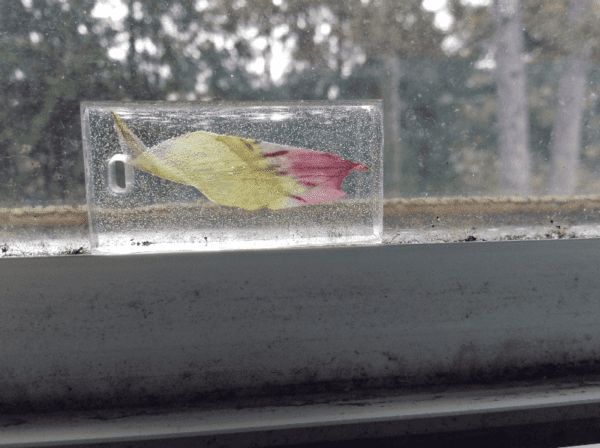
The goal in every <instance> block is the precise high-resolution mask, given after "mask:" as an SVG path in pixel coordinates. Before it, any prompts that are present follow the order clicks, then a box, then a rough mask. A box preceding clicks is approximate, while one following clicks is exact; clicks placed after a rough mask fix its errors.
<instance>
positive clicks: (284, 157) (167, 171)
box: [112, 112, 370, 210]
mask: <svg viewBox="0 0 600 448" xmlns="http://www.w3.org/2000/svg"><path fill="white" fill-rule="evenodd" d="M112 114H113V117H114V120H115V128H116V130H117V133H118V134H119V140H120V142H121V145H122V147H123V150H124V152H126V153H128V154H131V155H133V157H132V158H131V160H130V162H129V164H130V165H132V166H133V167H135V168H137V169H140V170H143V171H146V172H149V173H151V174H154V175H156V176H159V177H162V178H165V179H169V180H172V181H175V182H180V183H183V184H187V185H192V186H194V187H196V188H197V189H198V190H200V191H201V192H202V193H203V194H204V195H205V196H206V197H207V198H208V199H210V200H211V201H213V202H215V203H217V204H221V205H227V206H231V207H240V208H243V209H246V210H258V209H261V208H270V209H273V210H278V209H283V208H288V207H295V206H300V205H311V204H318V203H321V202H328V201H334V200H336V199H339V198H341V197H343V196H344V195H345V194H346V193H345V192H344V191H342V190H341V185H342V181H343V180H344V178H345V177H346V176H347V175H348V174H350V173H351V172H352V171H370V170H369V168H367V167H366V166H365V165H362V164H360V163H356V162H351V161H348V160H344V159H342V158H341V157H338V156H336V155H334V154H330V153H324V152H319V151H312V150H308V149H300V148H293V147H291V146H284V145H277V144H275V143H267V142H258V141H256V140H252V139H246V138H242V137H233V136H228V135H217V134H211V133H209V132H203V131H197V132H192V133H190V134H186V135H183V136H181V137H176V138H174V139H170V140H167V141H164V142H162V143H160V144H158V145H157V146H155V147H153V148H150V149H147V148H146V147H145V146H144V145H143V143H142V142H141V141H140V140H139V139H138V138H137V137H136V136H135V135H134V134H133V133H132V132H131V131H130V130H129V129H128V128H127V127H126V126H125V124H124V123H123V122H122V120H120V119H119V117H118V116H117V115H116V114H115V113H114V112H112Z"/></svg>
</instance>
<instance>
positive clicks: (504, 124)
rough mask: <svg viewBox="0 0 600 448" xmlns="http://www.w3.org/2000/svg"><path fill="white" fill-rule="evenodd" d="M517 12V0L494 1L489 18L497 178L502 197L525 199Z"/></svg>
mask: <svg viewBox="0 0 600 448" xmlns="http://www.w3.org/2000/svg"><path fill="white" fill-rule="evenodd" d="M520 8H521V5H520V1H519V0H495V1H494V5H493V16H494V22H495V24H496V71H497V80H498V125H499V128H500V137H499V150H500V166H501V168H500V169H501V175H502V179H503V181H504V190H505V192H506V193H508V194H521V195H528V194H529V190H530V175H531V154H530V152H529V145H528V132H529V120H528V109H527V87H526V86H527V83H526V78H525V66H524V62H523V58H522V56H523V51H522V50H523V25H522V23H521V14H520Z"/></svg>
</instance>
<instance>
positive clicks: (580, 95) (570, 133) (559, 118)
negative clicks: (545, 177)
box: [548, 0, 592, 195]
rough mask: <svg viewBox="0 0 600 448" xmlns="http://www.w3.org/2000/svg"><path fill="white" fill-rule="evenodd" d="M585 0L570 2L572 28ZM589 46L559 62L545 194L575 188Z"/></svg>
mask: <svg viewBox="0 0 600 448" xmlns="http://www.w3.org/2000/svg"><path fill="white" fill-rule="evenodd" d="M588 2H589V0H573V1H572V3H571V10H570V11H569V22H570V23H571V24H572V26H575V23H576V22H577V20H579V18H580V17H581V14H582V12H583V10H584V8H585V5H586V4H587V3H588ZM591 51H592V46H591V43H590V44H587V45H585V46H583V47H582V48H580V49H578V50H577V51H576V52H574V53H572V54H571V55H569V56H567V57H565V58H564V60H563V61H562V74H561V78H560V82H559V86H558V111H557V113H556V121H555V123H554V131H553V135H552V149H551V151H552V171H551V173H550V176H551V177H550V181H549V184H548V192H549V193H553V194H561V195H571V194H574V193H575V189H576V188H577V171H578V169H579V153H580V149H581V128H582V121H583V108H584V105H585V94H586V89H587V70H588V63H589V58H590V55H591Z"/></svg>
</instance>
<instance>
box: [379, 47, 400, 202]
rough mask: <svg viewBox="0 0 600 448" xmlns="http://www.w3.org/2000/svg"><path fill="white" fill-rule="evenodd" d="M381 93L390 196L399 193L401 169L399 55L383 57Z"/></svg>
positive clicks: (395, 195)
mask: <svg viewBox="0 0 600 448" xmlns="http://www.w3.org/2000/svg"><path fill="white" fill-rule="evenodd" d="M381 90H382V95H383V119H384V125H383V129H384V132H383V134H384V135H383V138H384V141H385V150H386V151H389V154H391V157H390V160H391V168H390V170H389V171H388V172H389V173H390V182H389V189H388V191H389V193H390V195H391V196H392V197H397V196H399V195H400V180H401V174H400V173H401V170H402V158H401V156H402V152H401V147H400V108H401V105H400V57H399V56H398V55H395V54H391V55H387V56H385V59H384V71H383V80H382V89H381Z"/></svg>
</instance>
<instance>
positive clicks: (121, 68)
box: [0, 0, 600, 204]
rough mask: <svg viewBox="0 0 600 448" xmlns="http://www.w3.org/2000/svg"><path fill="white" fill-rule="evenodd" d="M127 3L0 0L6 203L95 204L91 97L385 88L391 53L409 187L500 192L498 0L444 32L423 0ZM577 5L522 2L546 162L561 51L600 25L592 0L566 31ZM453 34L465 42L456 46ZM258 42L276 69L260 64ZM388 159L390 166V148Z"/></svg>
mask: <svg viewBox="0 0 600 448" xmlns="http://www.w3.org/2000/svg"><path fill="white" fill-rule="evenodd" d="M124 1H125V3H126V5H127V7H128V14H127V17H126V18H125V20H124V21H123V23H122V24H121V25H116V24H112V25H111V24H110V23H107V22H105V21H102V20H99V19H96V18H94V17H93V16H92V14H91V11H92V10H93V9H94V7H95V5H96V0H69V1H62V0H31V2H26V4H28V3H30V4H31V6H30V7H26V6H24V4H23V2H21V1H20V0H0V11H2V13H1V14H0V203H2V204H7V203H9V204H21V203H23V202H28V203H31V204H39V203H48V202H52V201H57V202H71V203H83V202H85V189H84V170H83V161H82V150H81V129H80V118H79V104H80V102H81V101H84V100H132V101H133V100H166V99H167V98H169V99H172V98H177V99H179V100H185V99H186V98H188V99H189V98H195V99H203V98H214V97H218V98H222V99H225V100H285V99H292V100H313V99H327V98H329V97H331V98H334V97H335V98H338V99H361V98H365V99H366V98H368V99H371V98H382V97H383V96H384V95H387V93H386V92H383V91H382V82H381V80H382V67H383V60H384V58H385V56H386V55H389V54H394V55H398V56H399V57H400V58H401V70H402V76H401V82H400V84H399V85H398V86H397V88H398V89H399V91H400V98H401V102H402V109H401V123H400V125H401V150H402V175H401V179H402V180H401V183H402V184H401V191H402V194H403V195H405V196H411V195H456V194H461V195H464V194H478V193H481V194H490V193H492V194H493V193H494V192H495V191H497V188H498V185H499V182H500V180H499V178H498V166H497V150H496V140H497V129H496V107H497V106H496V90H495V80H494V78H493V72H492V71H489V70H483V69H477V68H476V64H475V62H476V61H477V60H480V59H482V58H484V57H485V56H486V55H487V54H488V53H489V52H490V48H491V45H492V37H493V26H492V20H491V14H490V10H489V8H487V7H472V6H469V5H467V4H465V3H464V2H462V1H461V0H452V1H450V2H449V5H450V10H451V12H452V14H453V16H454V18H455V21H454V24H453V26H452V28H451V29H450V30H448V31H446V32H444V31H442V30H440V29H438V28H436V27H435V26H434V22H433V21H434V14H433V13H430V12H427V11H425V10H424V9H423V8H422V1H421V0H410V1H405V2H399V1H394V0H370V1H364V0H349V1H344V2H324V1H322V0H281V1H277V2H273V1H272V0H254V1H251V0H245V1H244V0H224V1H220V2H211V1H208V2H196V1H191V0H172V1H169V2H164V1H158V0H149V1H144V2H142V1H134V0H124ZM567 3H568V2H566V1H563V0H557V1H553V2H542V1H540V0H523V17H524V23H525V25H526V28H527V29H526V32H525V42H526V51H527V52H528V58H529V59H528V60H529V61H530V62H529V63H528V66H527V74H528V88H529V91H528V102H529V108H530V148H531V151H532V153H533V155H534V159H535V160H536V163H538V165H539V166H540V168H539V169H538V171H539V172H541V171H543V165H544V164H545V163H547V160H548V158H549V156H550V154H549V150H548V146H549V142H550V135H551V132H552V128H553V124H554V110H555V109H556V107H557V106H556V100H555V98H556V86H557V83H558V76H559V72H558V70H556V67H555V66H554V62H553V61H554V59H555V58H556V57H557V56H560V55H562V54H565V53H567V52H568V51H570V50H571V49H572V48H573V45H580V44H581V43H582V42H583V43H585V42H588V43H589V41H590V39H592V40H593V39H596V34H595V33H596V32H597V31H595V29H600V27H597V26H596V25H597V19H598V17H597V14H596V12H594V11H595V10H590V11H591V12H590V11H587V10H586V11H587V13H586V14H585V15H584V17H583V19H582V20H581V23H580V24H579V25H578V26H577V27H576V29H574V30H566V29H564V28H565V23H566V22H565V20H566V18H565V17H567V16H566V15H565V14H567V13H566V12H565V11H566V9H565V8H566V5H567ZM592 3H593V4H594V5H596V3H597V2H592ZM199 5H200V6H202V5H203V6H202V7H199ZM594 26H596V28H594ZM592 28H594V30H592ZM248 30H254V31H252V32H249V31H248ZM324 30H325V31H324ZM569 33H570V34H569ZM274 35H277V36H278V39H279V41H280V42H282V43H286V42H287V43H293V45H291V48H293V58H294V61H293V64H292V67H291V71H290V72H289V73H287V75H286V76H285V79H284V82H282V83H277V84H276V83H274V82H273V81H272V80H271V79H270V77H269V73H268V70H269V65H268V64H269V60H270V55H271V54H272V52H273V48H272V43H273V42H274V40H273V39H274V37H273V36H274ZM448 36H451V37H452V38H455V39H458V40H459V41H460V45H459V47H458V48H455V49H453V50H452V51H450V52H449V53H444V51H442V48H443V46H442V43H443V42H444V39H446V38H447V37H448ZM586 38H587V40H585V39H586ZM124 39H125V40H124ZM260 39H265V42H266V44H265V45H264V46H263V47H261V49H260V50H257V48H258V47H256V43H257V42H258V40H260ZM574 42H575V43H574ZM121 44H129V48H128V50H126V53H125V57H124V58H122V59H115V58H111V57H109V49H110V48H113V47H115V46H117V45H121ZM261 55H262V56H264V57H265V58H266V60H267V66H266V67H265V71H264V72H263V74H257V73H251V72H249V71H248V69H247V65H248V63H249V62H250V61H252V60H253V59H254V58H255V57H256V56H261ZM165 74H166V75H165ZM598 79H600V75H599V73H598V69H597V68H594V69H593V70H592V73H591V74H590V81H591V84H590V86H591V87H590V89H591V92H592V93H593V94H594V95H596V96H594V97H590V99H589V101H588V103H587V105H586V107H587V108H586V114H585V123H584V130H583V132H584V135H583V145H584V151H583V154H584V156H583V157H584V160H585V161H586V166H587V167H589V168H588V169H589V170H590V173H591V174H590V175H589V176H588V178H592V177H593V176H592V175H593V170H594V169H597V168H598V167H600V143H599V142H600V131H598V129H600V105H599V103H598V101H596V99H595V98H598V95H600V91H598V90H599V88H598V83H597V81H598ZM201 85H203V89H202V88H200V87H199V86H201ZM385 157H386V159H385V162H386V170H388V169H389V164H390V162H391V158H392V154H386V155H385ZM388 174H389V172H388V171H386V177H385V180H386V182H387V181H388V179H389V176H388ZM386 185H387V184H386ZM540 185H541V184H540ZM590 185H591V184H590ZM387 186H389V185H387Z"/></svg>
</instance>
